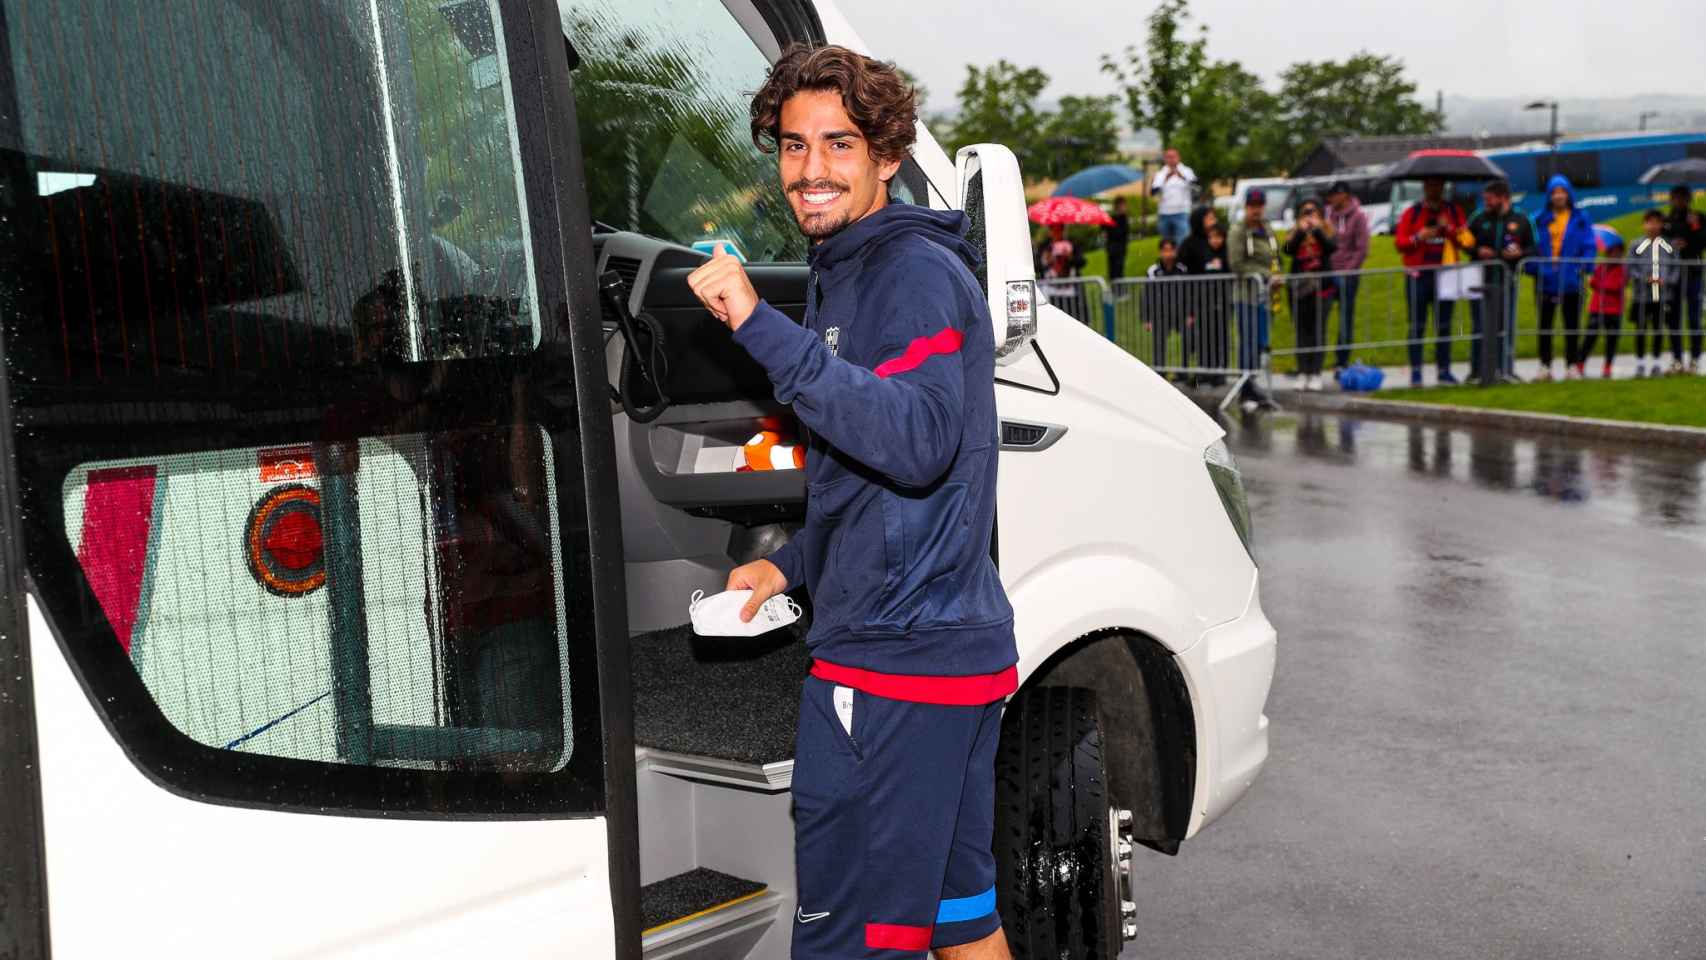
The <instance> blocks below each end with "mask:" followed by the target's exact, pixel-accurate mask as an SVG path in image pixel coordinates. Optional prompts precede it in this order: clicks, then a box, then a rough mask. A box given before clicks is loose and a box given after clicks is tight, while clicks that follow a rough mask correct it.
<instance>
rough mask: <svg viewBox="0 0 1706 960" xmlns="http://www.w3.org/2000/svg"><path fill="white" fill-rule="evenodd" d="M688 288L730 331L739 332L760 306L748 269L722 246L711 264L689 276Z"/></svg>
mask: <svg viewBox="0 0 1706 960" xmlns="http://www.w3.org/2000/svg"><path fill="white" fill-rule="evenodd" d="M687 286H688V287H690V288H692V290H693V295H694V296H696V297H698V298H699V302H700V303H703V304H704V305H705V309H707V310H709V311H711V315H712V316H714V317H716V318H717V319H718V320H721V321H722V322H723V323H724V324H726V325H727V326H728V328H729V329H730V330H739V329H740V325H741V324H743V323H745V322H746V318H747V317H750V316H752V311H753V310H755V309H757V307H758V291H756V290H754V289H752V281H751V280H749V279H747V276H746V268H745V267H743V266H741V262H740V258H738V257H736V256H735V255H733V254H731V253H729V251H728V248H727V247H725V246H723V245H722V244H720V243H719V244H717V252H716V253H715V254H714V255H713V256H712V257H711V259H710V262H708V263H705V264H703V265H702V266H700V267H699V269H697V270H695V271H693V272H692V273H690V274H688V275H687Z"/></svg>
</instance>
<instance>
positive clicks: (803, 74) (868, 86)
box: [752, 43, 918, 161]
mask: <svg viewBox="0 0 1706 960" xmlns="http://www.w3.org/2000/svg"><path fill="white" fill-rule="evenodd" d="M804 90H818V91H826V90H834V91H835V92H837V93H839V94H841V103H842V105H843V106H844V107H846V108H847V115H848V116H849V117H851V118H852V119H853V122H854V123H855V124H856V125H858V127H859V132H860V133H861V134H863V135H864V137H865V142H866V143H867V144H869V145H870V149H871V157H872V158H873V159H875V160H878V161H890V160H901V159H904V158H905V157H906V153H907V150H909V149H910V148H911V147H912V143H913V141H914V140H915V139H916V138H917V134H916V132H915V130H914V127H915V125H916V124H917V121H918V91H917V90H916V89H914V88H913V86H912V84H910V83H907V82H906V79H905V78H904V77H902V76H901V74H900V71H899V70H897V69H895V65H894V64H892V63H884V62H882V61H881V60H873V59H871V58H870V57H867V56H865V55H863V54H860V53H855V52H854V51H852V50H849V49H847V48H846V47H836V46H826V47H812V46H807V45H806V44H803V43H795V44H790V45H789V46H788V48H787V49H786V50H783V51H782V57H781V59H779V60H777V61H776V65H775V66H773V67H771V68H770V76H769V78H768V79H766V80H765V81H764V86H763V87H761V88H759V91H758V92H757V93H755V94H753V95H752V142H753V143H754V144H757V146H758V149H760V150H763V151H764V152H765V153H773V152H775V150H776V149H777V148H778V147H779V146H780V143H781V139H782V104H784V103H786V102H788V98H789V97H792V96H793V95H794V94H796V93H799V92H801V91H804Z"/></svg>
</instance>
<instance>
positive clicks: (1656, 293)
mask: <svg viewBox="0 0 1706 960" xmlns="http://www.w3.org/2000/svg"><path fill="white" fill-rule="evenodd" d="M1664 226H1665V217H1664V214H1663V213H1661V212H1659V211H1658V210H1648V211H1647V213H1646V216H1645V217H1644V218H1642V220H1641V229H1642V230H1643V231H1644V232H1645V233H1646V236H1644V237H1642V238H1641V240H1640V241H1639V242H1637V243H1636V244H1635V249H1634V251H1633V259H1634V263H1633V265H1631V266H1630V268H1629V286H1630V288H1631V289H1632V290H1633V292H1634V297H1635V306H1634V308H1632V309H1631V310H1630V316H1631V318H1633V319H1634V320H1635V355H1636V357H1637V358H1638V359H1639V358H1641V357H1643V356H1644V355H1645V354H1646V352H1647V331H1648V330H1651V331H1652V336H1653V365H1652V367H1651V369H1649V370H1643V369H1642V368H1641V367H1640V366H1637V367H1636V371H1635V375H1636V376H1638V377H1639V376H1654V377H1657V376H1662V375H1663V374H1664V360H1663V359H1662V358H1663V356H1664V341H1663V339H1662V337H1663V335H1662V334H1661V333H1660V332H1659V330H1660V323H1661V322H1662V323H1663V325H1664V328H1665V329H1667V330H1669V331H1670V347H1671V354H1672V356H1673V357H1674V358H1675V359H1674V360H1673V361H1672V362H1671V368H1670V369H1671V372H1672V373H1681V372H1682V327H1681V318H1680V317H1679V316H1678V311H1677V307H1678V305H1679V301H1680V300H1681V297H1682V261H1681V259H1680V258H1679V257H1678V256H1677V254H1676V249H1675V248H1674V247H1672V246H1671V245H1670V241H1668V240H1666V239H1665V238H1664V236H1663V233H1664Z"/></svg>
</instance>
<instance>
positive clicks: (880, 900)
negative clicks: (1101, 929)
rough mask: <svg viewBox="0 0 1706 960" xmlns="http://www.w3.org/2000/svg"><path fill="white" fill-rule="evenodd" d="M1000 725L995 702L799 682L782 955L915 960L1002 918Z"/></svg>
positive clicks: (811, 959) (977, 935)
mask: <svg viewBox="0 0 1706 960" xmlns="http://www.w3.org/2000/svg"><path fill="white" fill-rule="evenodd" d="M838 700H839V701H840V704H841V711H840V712H839V713H838V711H837V701H838ZM849 705H850V706H851V710H850V711H849V710H848V709H847V707H848V706H849ZM849 712H850V714H851V716H850V718H848V720H849V722H850V724H851V732H849V730H848V729H847V727H846V726H844V725H843V718H844V717H847V715H848V713H849ZM1000 734H1001V701H999V700H997V701H996V702H994V703H990V704H984V705H981V706H969V707H967V706H943V705H939V704H931V703H912V702H908V701H905V700H889V699H886V698H883V697H878V696H874V695H872V694H869V693H865V692H864V691H862V690H854V689H852V688H850V687H838V686H837V685H836V684H833V683H830V682H828V681H826V680H820V679H818V678H817V677H807V678H806V682H805V687H804V689H803V690H802V691H801V695H800V729H799V739H798V741H797V743H796V746H795V750H794V786H793V791H794V864H795V872H796V875H797V877H798V883H799V907H798V909H796V911H795V913H794V950H793V956H794V958H795V960H851V958H857V957H869V958H877V960H901V958H905V957H918V958H922V957H923V956H924V954H925V951H926V950H929V949H931V948H932V947H948V946H955V945H958V944H962V943H971V942H973V941H975V940H981V939H982V938H984V937H986V936H988V935H989V934H991V933H993V932H995V930H996V929H997V928H999V927H1000V926H1001V918H1000V916H999V915H998V914H997V913H996V912H995V857H994V855H993V854H992V853H991V852H990V843H991V840H992V839H993V834H994V831H995V745H996V742H997V739H998V738H999V736H1000Z"/></svg>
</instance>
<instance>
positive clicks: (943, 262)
mask: <svg viewBox="0 0 1706 960" xmlns="http://www.w3.org/2000/svg"><path fill="white" fill-rule="evenodd" d="M965 233H966V220H965V216H964V215H963V214H961V213H958V212H943V211H936V210H930V209H927V208H924V207H917V206H911V205H907V204H890V205H889V206H886V207H884V208H882V209H880V210H878V211H877V212H875V213H873V214H871V215H869V216H867V217H865V218H864V219H862V220H858V221H856V222H854V223H852V224H851V225H849V226H848V227H846V228H845V229H843V230H842V231H841V232H839V233H837V234H835V235H833V236H831V237H829V238H828V239H826V240H824V241H823V242H822V243H819V244H817V245H816V246H815V247H813V249H812V251H811V255H810V262H811V276H810V281H809V283H808V286H807V295H806V322H805V325H804V326H803V327H802V326H800V325H799V324H796V323H794V322H793V321H792V320H790V319H788V318H787V317H786V316H784V315H783V314H782V313H781V312H780V311H778V310H776V309H775V308H774V307H772V306H770V305H769V304H767V303H760V304H759V305H758V308H757V310H755V311H754V312H753V314H752V316H751V317H749V318H748V319H747V321H746V322H745V323H744V324H742V325H741V327H740V329H739V330H738V331H736V333H735V340H736V341H737V342H738V343H740V344H741V346H743V347H744V348H745V349H746V350H747V352H748V353H750V354H751V355H752V356H753V358H754V359H756V360H757V361H758V362H759V363H760V364H761V365H762V366H763V367H764V369H765V370H766V371H767V372H768V373H769V375H770V380H771V382H772V384H773V385H774V386H775V390H776V398H777V399H778V400H780V401H781V402H783V403H787V404H791V405H792V407H793V410H794V413H795V415H796V416H797V417H798V419H799V421H800V423H801V424H802V426H803V427H804V428H805V430H806V432H807V435H808V442H809V447H808V449H807V454H806V480H807V498H806V523H805V526H804V527H803V528H802V529H801V530H800V532H799V533H798V534H797V535H796V536H795V537H794V538H793V539H792V540H790V541H789V542H788V543H787V544H786V545H785V546H783V547H782V548H781V549H779V550H777V551H776V552H775V553H774V554H772V555H771V557H770V559H771V560H772V561H774V562H775V563H776V565H777V566H778V567H779V568H781V570H782V573H783V575H784V576H786V577H787V578H788V585H789V587H790V588H792V587H795V586H799V585H800V584H802V583H803V584H805V585H806V586H807V588H808V589H809V590H810V591H811V596H812V602H813V608H814V614H815V619H814V620H813V623H812V627H811V631H810V633H809V635H808V636H807V638H806V643H807V645H808V647H809V648H810V649H811V652H812V655H813V657H814V659H815V661H816V662H815V664H814V667H813V673H814V674H815V675H817V676H819V677H820V678H822V679H825V680H830V681H833V682H835V683H841V684H845V685H847V686H851V687H855V688H857V689H860V690H864V691H866V692H868V693H872V694H875V695H877V696H884V697H890V698H892V699H900V700H914V701H920V702H928V703H957V704H975V703H989V702H991V701H993V700H997V699H1000V698H1001V697H1004V696H1006V695H1007V694H1009V693H1011V692H1012V691H1013V689H1014V687H1015V685H1016V673H1015V671H1014V669H1013V665H1014V663H1015V662H1016V661H1017V660H1018V653H1017V650H1016V647H1015V645H1014V640H1013V609H1012V607H1011V606H1010V605H1009V604H1008V602H1007V595H1006V593H1005V592H1004V591H1003V590H1002V587H1001V581H1000V579H999V577H998V575H997V573H996V570H995V564H994V562H993V561H992V559H991V558H990V536H991V530H992V528H993V524H994V517H995V471H996V457H997V452H998V450H999V448H1000V444H999V435H998V433H999V431H998V427H997V422H996V415H995V387H994V368H995V338H994V333H993V331H992V329H991V324H990V316H989V306H988V301H987V299H986V297H985V294H984V291H983V288H982V286H981V284H980V283H979V282H978V280H977V278H976V277H975V276H974V275H973V273H972V269H973V268H974V267H975V266H976V265H977V263H978V262H979V259H980V256H981V254H980V252H979V251H978V249H977V248H976V247H975V246H974V245H973V244H972V243H971V242H970V241H968V240H967V239H966V236H965Z"/></svg>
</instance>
